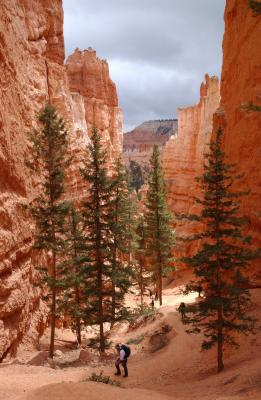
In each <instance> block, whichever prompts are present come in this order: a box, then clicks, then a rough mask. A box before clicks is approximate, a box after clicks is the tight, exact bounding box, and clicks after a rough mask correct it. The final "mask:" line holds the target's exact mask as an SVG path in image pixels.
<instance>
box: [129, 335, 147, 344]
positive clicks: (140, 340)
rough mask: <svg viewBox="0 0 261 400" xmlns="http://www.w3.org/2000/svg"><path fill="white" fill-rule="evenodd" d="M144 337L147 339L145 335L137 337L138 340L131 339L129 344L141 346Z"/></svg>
mask: <svg viewBox="0 0 261 400" xmlns="http://www.w3.org/2000/svg"><path fill="white" fill-rule="evenodd" d="M144 337H145V335H140V336H137V337H136V338H133V339H129V340H128V342H127V344H140V342H142V340H143V339H144Z"/></svg>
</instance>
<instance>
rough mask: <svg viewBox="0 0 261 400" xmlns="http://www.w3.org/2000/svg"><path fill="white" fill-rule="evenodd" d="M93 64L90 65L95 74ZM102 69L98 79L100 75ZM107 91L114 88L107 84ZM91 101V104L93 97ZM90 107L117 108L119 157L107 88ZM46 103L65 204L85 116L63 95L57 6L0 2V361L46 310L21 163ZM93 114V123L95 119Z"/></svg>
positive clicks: (32, 180) (73, 190)
mask: <svg viewBox="0 0 261 400" xmlns="http://www.w3.org/2000/svg"><path fill="white" fill-rule="evenodd" d="M93 60H94V61H95V57H93ZM94 63H95V62H94ZM98 64H99V61H98V60H97V63H96V67H97V66H98ZM105 64H106V63H104V71H103V74H104V75H106V73H107V72H106V68H105ZM107 69H108V67H107ZM94 70H95V65H94ZM94 70H93V73H94ZM83 73H84V74H85V73H86V74H88V73H89V71H88V70H86V71H84V72H83ZM99 73H100V71H99V72H98V74H99ZM84 79H85V81H86V82H88V79H90V81H91V82H92V85H94V86H95V85H96V83H97V86H99V87H100V88H101V89H102V85H103V84H104V81H102V82H100V81H99V82H98V81H97V82H96V81H95V79H96V76H92V75H90V77H89V78H88V76H85V77H84ZM110 85H111V87H112V88H113V87H114V86H113V83H112V82H111V81H110ZM104 90H105V89H104ZM105 91H107V88H106V90H105ZM92 95H93V96H95V95H96V93H93V94H92ZM92 99H93V101H94V99H95V97H92ZM98 100H99V101H103V107H104V108H106V105H107V103H106V102H108V103H109V104H108V105H107V107H108V109H109V110H111V106H112V108H113V109H115V114H116V109H117V113H118V114H117V118H116V119H115V121H114V122H113V123H114V124H115V126H116V124H117V123H118V126H117V129H115V130H114V131H113V130H112V135H114V136H113V140H111V143H112V146H111V147H113V145H114V144H115V149H116V150H117V151H119V149H120V146H121V140H122V139H121V137H122V132H121V112H120V109H118V108H117V106H116V103H117V101H116V100H117V95H116V90H115V87H114V98H113V100H108V99H107V98H106V99H103V100H101V99H98ZM98 100H97V101H98ZM111 101H113V105H112V104H111ZM46 102H50V103H51V104H53V105H54V106H56V107H57V109H58V110H59V112H61V114H62V115H63V116H64V118H65V119H66V121H67V127H68V131H69V140H70V149H71V152H73V154H74V163H73V165H72V166H71V169H70V171H69V179H68V182H69V193H70V196H71V197H74V196H75V197H78V196H79V194H81V193H82V190H83V188H82V182H81V178H80V174H79V172H78V167H79V164H80V163H81V159H82V155H83V152H84V151H85V148H86V144H87V143H88V142H89V137H88V128H89V127H88V122H89V121H88V118H87V117H86V116H87V115H88V113H89V109H87V108H86V99H85V98H84V97H83V96H82V95H81V94H79V93H71V91H70V87H69V83H68V78H67V73H66V68H65V66H64V40H63V9H62V1H61V0H30V1H29V0H5V1H1V2H0V360H1V358H2V357H3V356H5V354H6V353H7V352H9V353H14V352H15V351H16V349H17V346H18V344H19V343H20V342H21V341H22V340H23V339H24V338H25V334H26V335H27V336H28V335H29V336H31V337H34V338H35V339H36V338H37V336H38V335H39V333H41V331H42V330H43V327H44V325H45V315H46V308H45V305H44V304H43V303H42V301H41V299H40V292H39V289H38V288H35V287H34V285H33V282H34V276H35V268H34V267H35V266H36V265H39V263H40V260H39V256H38V255H37V254H34V252H33V251H32V244H33V230H34V226H33V223H32V220H31V219H30V216H29V215H28V211H27V210H26V206H27V205H28V203H29V202H30V201H31V200H32V199H33V198H34V196H35V195H36V193H37V179H38V176H39V171H35V174H32V172H31V170H30V169H28V167H27V166H26V160H27V159H28V158H29V156H30V152H31V144H30V142H29V141H28V138H27V133H29V132H32V129H33V127H37V126H36V124H37V123H36V119H37V118H36V115H37V113H38V112H39V110H40V109H41V108H42V107H43V106H44V104H45V103H46ZM94 102H95V101H94ZM100 112H101V110H100V108H99V107H97V108H96V109H95V110H94V113H93V118H94V119H97V120H98V119H99V118H101V117H100V115H99V113H100ZM96 113H97V114H96ZM111 113H113V112H112V111H111ZM111 120H113V118H111ZM116 120H117V121H116ZM117 135H119V137H117ZM106 140H107V139H106ZM116 150H115V152H116ZM111 153H113V152H112V151H111Z"/></svg>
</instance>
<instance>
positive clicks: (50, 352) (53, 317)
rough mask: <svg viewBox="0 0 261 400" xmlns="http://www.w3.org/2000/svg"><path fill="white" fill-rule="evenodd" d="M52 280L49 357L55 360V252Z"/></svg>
mask: <svg viewBox="0 0 261 400" xmlns="http://www.w3.org/2000/svg"><path fill="white" fill-rule="evenodd" d="M52 278H53V285H54V286H53V287H52V291H51V292H52V302H51V338H50V347H49V357H50V358H53V356H54V338H55V322H56V286H55V284H56V255H55V252H53V259H52Z"/></svg>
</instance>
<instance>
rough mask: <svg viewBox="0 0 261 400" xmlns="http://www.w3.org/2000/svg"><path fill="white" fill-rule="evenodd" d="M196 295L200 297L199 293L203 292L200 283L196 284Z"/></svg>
mask: <svg viewBox="0 0 261 400" xmlns="http://www.w3.org/2000/svg"><path fill="white" fill-rule="evenodd" d="M197 292H198V297H201V293H202V292H203V287H202V286H201V285H199V286H197Z"/></svg>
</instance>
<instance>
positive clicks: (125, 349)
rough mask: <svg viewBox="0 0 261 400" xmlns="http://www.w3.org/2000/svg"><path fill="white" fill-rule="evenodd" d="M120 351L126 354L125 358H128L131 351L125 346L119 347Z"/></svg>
mask: <svg viewBox="0 0 261 400" xmlns="http://www.w3.org/2000/svg"><path fill="white" fill-rule="evenodd" d="M121 349H122V350H124V352H125V354H126V356H125V357H126V358H128V357H129V356H130V354H131V349H130V347H129V346H126V345H125V344H123V345H121Z"/></svg>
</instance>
